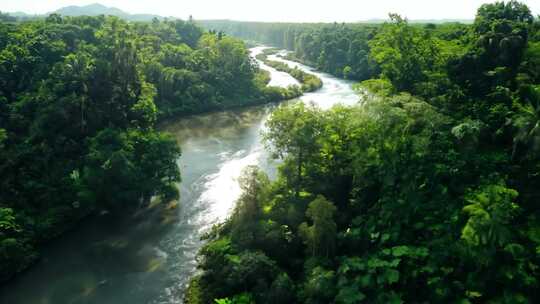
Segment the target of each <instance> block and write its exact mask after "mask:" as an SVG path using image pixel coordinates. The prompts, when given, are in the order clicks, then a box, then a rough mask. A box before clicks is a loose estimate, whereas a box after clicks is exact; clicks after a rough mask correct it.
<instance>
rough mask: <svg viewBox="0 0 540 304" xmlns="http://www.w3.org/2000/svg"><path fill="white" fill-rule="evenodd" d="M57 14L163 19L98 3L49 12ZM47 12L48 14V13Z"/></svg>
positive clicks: (146, 19)
mask: <svg viewBox="0 0 540 304" xmlns="http://www.w3.org/2000/svg"><path fill="white" fill-rule="evenodd" d="M52 13H55V14H59V15H62V16H71V17H75V16H99V15H109V16H117V17H120V18H123V19H126V20H131V21H150V20H152V19H153V18H158V19H163V17H162V16H158V15H151V14H129V13H126V12H124V11H123V10H121V9H119V8H116V7H107V6H104V5H102V4H99V3H94V4H89V5H84V6H75V5H72V6H66V7H62V8H60V9H58V10H56V11H54V12H51V13H49V14H52ZM49 14H48V15H49Z"/></svg>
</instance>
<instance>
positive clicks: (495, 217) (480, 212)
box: [461, 185, 519, 246]
mask: <svg viewBox="0 0 540 304" xmlns="http://www.w3.org/2000/svg"><path fill="white" fill-rule="evenodd" d="M517 196H518V193H517V191H515V190H512V189H507V188H505V187H504V186H501V185H488V186H485V187H483V188H481V189H479V190H477V191H475V192H472V193H469V194H468V195H467V198H466V200H467V202H468V203H469V204H468V205H466V206H465V207H464V208H463V211H464V212H465V213H466V214H467V215H468V216H469V219H468V221H467V224H465V227H463V231H462V234H461V237H462V238H463V239H464V240H465V241H466V242H467V243H469V244H471V245H483V246H504V245H505V244H507V242H508V241H509V239H510V236H511V232H510V231H509V230H508V228H507V227H508V225H509V224H510V223H511V222H512V220H513V219H514V218H515V217H516V216H517V213H518V211H519V206H518V205H516V204H515V203H514V202H513V201H514V200H515V199H516V197H517Z"/></svg>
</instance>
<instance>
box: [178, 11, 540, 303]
mask: <svg viewBox="0 0 540 304" xmlns="http://www.w3.org/2000/svg"><path fill="white" fill-rule="evenodd" d="M390 17H391V21H389V22H387V23H385V24H383V25H381V26H366V25H346V24H345V25H343V24H333V25H315V24H312V25H292V24H265V23H235V22H227V21H220V22H214V23H213V24H212V25H208V24H206V25H205V26H209V27H213V28H215V29H219V30H224V31H225V32H228V33H230V34H231V35H237V36H239V37H242V38H246V39H252V40H258V41H262V42H266V43H272V44H274V45H276V46H279V47H287V48H288V49H290V50H293V51H294V54H293V57H296V58H298V60H303V61H308V62H312V63H315V64H316V65H317V67H319V68H321V69H323V70H325V71H329V72H332V73H334V74H337V75H341V76H346V77H350V78H352V79H359V80H364V81H363V82H361V83H360V84H359V85H358V89H359V91H360V92H362V93H363V94H364V96H365V98H363V101H362V103H361V104H359V105H357V106H353V107H345V106H337V107H334V108H333V109H331V110H329V111H322V110H320V109H318V108H316V107H313V106H309V105H304V104H302V103H297V104H293V105H289V106H281V107H279V109H277V110H276V111H275V112H274V113H273V114H272V115H271V118H270V119H269V121H268V123H267V129H266V131H265V134H264V137H265V140H266V142H267V144H268V148H269V149H270V150H271V151H273V154H274V156H275V157H276V158H280V159H281V160H282V163H281V165H280V168H279V175H278V178H277V179H276V180H274V181H270V180H269V178H268V177H267V176H266V175H265V174H264V173H263V172H262V171H261V170H259V169H258V168H256V167H249V168H247V169H246V170H245V173H244V175H243V177H242V179H241V180H240V182H241V187H242V189H243V191H244V192H243V195H242V196H241V198H240V199H239V200H238V203H237V206H236V209H235V210H234V212H233V214H232V215H231V216H230V218H229V219H228V220H227V221H226V222H225V223H223V224H222V225H219V226H216V227H215V228H214V229H213V230H212V232H210V233H209V234H208V235H207V236H206V238H207V240H208V243H207V245H206V246H205V247H204V248H203V249H202V251H201V253H200V257H199V269H200V271H201V272H200V274H199V275H198V276H197V277H196V278H194V279H193V280H192V282H191V285H190V288H189V291H188V293H187V295H186V301H187V302H188V303H191V304H195V303H221V304H231V303H539V302H540V294H539V293H538V292H539V288H538V286H539V279H540V269H539V266H540V208H539V205H538V200H539V198H540V192H539V189H540V188H539V187H540V159H539V155H540V153H539V152H540V151H539V149H540V69H539V66H540V21H539V19H538V18H536V19H535V18H534V17H533V15H532V14H531V11H530V10H529V8H528V7H527V6H525V5H523V4H521V3H519V2H516V1H509V2H496V3H493V4H485V5H482V6H481V7H480V8H479V9H478V11H477V14H476V19H475V21H474V23H473V24H472V25H461V24H442V25H434V24H427V25H413V24H409V23H408V21H407V19H404V18H402V17H401V16H399V15H390ZM218 25H219V26H218ZM225 27H229V29H227V28H225Z"/></svg>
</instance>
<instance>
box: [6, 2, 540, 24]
mask: <svg viewBox="0 0 540 304" xmlns="http://www.w3.org/2000/svg"><path fill="white" fill-rule="evenodd" d="M96 2H99V3H100V4H103V5H105V6H114V7H117V8H120V9H122V10H124V11H126V12H128V13H147V14H156V15H162V16H173V17H179V18H182V19H186V18H187V17H188V16H189V15H193V17H194V18H195V19H233V20H245V21H287V22H318V21H319V22H334V21H336V22H354V21H362V20H369V19H386V17H387V16H388V13H390V12H392V13H398V14H401V15H402V16H405V17H407V18H409V19H473V18H474V15H475V12H476V9H477V8H478V7H479V6H480V5H481V4H483V3H490V2H494V0H493V1H489V0H325V1H320V0H150V1H149V0H0V11H4V12H15V11H22V12H25V13H31V14H44V13H47V12H51V11H54V10H56V9H58V8H60V7H64V6H68V5H86V4H91V3H96ZM521 2H522V3H525V4H527V5H528V6H529V8H530V9H531V11H532V12H533V14H534V15H538V14H540V0H522V1H521Z"/></svg>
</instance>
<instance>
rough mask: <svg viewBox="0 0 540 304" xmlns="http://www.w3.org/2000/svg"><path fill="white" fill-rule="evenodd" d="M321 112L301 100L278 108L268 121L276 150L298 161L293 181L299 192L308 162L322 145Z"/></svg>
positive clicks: (268, 138) (267, 137)
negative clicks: (319, 138)
mask: <svg viewBox="0 0 540 304" xmlns="http://www.w3.org/2000/svg"><path fill="white" fill-rule="evenodd" d="M319 114H320V111H319V110H318V109H316V108H315V107H309V106H308V107H306V106H305V105H304V104H303V103H298V104H295V105H293V106H289V107H280V108H278V109H277V110H276V111H274V112H273V113H272V116H271V117H270V119H269V120H268V121H267V123H266V126H267V130H266V133H265V134H264V139H265V140H266V142H267V143H268V144H269V147H270V148H271V149H272V150H273V151H274V156H275V157H280V158H283V157H285V156H286V155H287V156H289V157H290V158H289V161H290V162H294V163H295V170H294V171H295V172H294V176H291V181H290V182H291V183H294V185H295V192H296V195H297V196H298V195H299V193H300V189H301V187H302V185H303V179H302V172H303V168H304V164H305V162H307V161H309V157H310V156H312V155H313V154H314V153H315V152H316V151H317V149H318V145H317V137H318V136H319V134H321V129H320V125H319V117H320V115H319Z"/></svg>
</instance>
